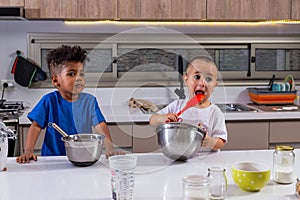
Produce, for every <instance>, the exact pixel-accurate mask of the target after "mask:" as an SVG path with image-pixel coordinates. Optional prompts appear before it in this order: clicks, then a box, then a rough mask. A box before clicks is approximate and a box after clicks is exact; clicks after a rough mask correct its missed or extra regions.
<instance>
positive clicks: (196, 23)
mask: <svg viewBox="0 0 300 200" xmlns="http://www.w3.org/2000/svg"><path fill="white" fill-rule="evenodd" d="M65 24H70V25H93V24H113V25H179V26H180V25H266V24H300V20H268V21H228V22H225V21H122V20H99V21H65Z"/></svg>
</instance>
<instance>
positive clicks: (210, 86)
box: [183, 57, 218, 107]
mask: <svg viewBox="0 0 300 200" xmlns="http://www.w3.org/2000/svg"><path fill="white" fill-rule="evenodd" d="M217 77H218V69H217V67H216V65H215V63H214V62H213V61H212V60H210V59H209V58H205V57H198V58H195V59H194V60H192V62H191V63H190V64H189V65H188V67H187V70H186V73H185V74H184V76H183V79H184V81H185V84H186V86H187V87H188V90H189V95H190V98H192V97H193V96H195V95H197V94H203V95H204V96H205V97H204V98H203V100H202V101H201V102H200V103H199V105H198V106H199V107H207V106H209V105H210V102H209V101H208V99H209V97H210V95H211V94H212V92H213V91H214V88H215V87H216V86H217V85H218V81H217Z"/></svg>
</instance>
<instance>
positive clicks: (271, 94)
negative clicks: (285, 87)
mask: <svg viewBox="0 0 300 200" xmlns="http://www.w3.org/2000/svg"><path fill="white" fill-rule="evenodd" d="M247 90H248V94H249V97H250V100H251V101H252V102H254V103H256V104H263V105H266V104H273V105H277V104H281V105H284V104H285V105H286V104H294V101H295V99H296V98H297V91H296V90H294V91H270V90H269V88H247Z"/></svg>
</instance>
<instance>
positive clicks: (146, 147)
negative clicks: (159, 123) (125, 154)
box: [132, 123, 159, 153]
mask: <svg viewBox="0 0 300 200" xmlns="http://www.w3.org/2000/svg"><path fill="white" fill-rule="evenodd" d="M132 128H133V129H132V135H133V147H132V152H133V153H146V152H157V151H159V147H158V142H157V134H156V133H155V127H153V126H151V125H149V123H138V124H134V125H133V127H132Z"/></svg>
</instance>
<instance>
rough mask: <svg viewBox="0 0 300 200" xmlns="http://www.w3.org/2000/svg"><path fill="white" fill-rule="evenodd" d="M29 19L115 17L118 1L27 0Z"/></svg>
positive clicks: (27, 16) (26, 10) (26, 14)
mask: <svg viewBox="0 0 300 200" xmlns="http://www.w3.org/2000/svg"><path fill="white" fill-rule="evenodd" d="M25 17H26V18H28V19H82V20H95V19H114V18H115V17H116V1H107V0H43V1H42V0H25Z"/></svg>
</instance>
